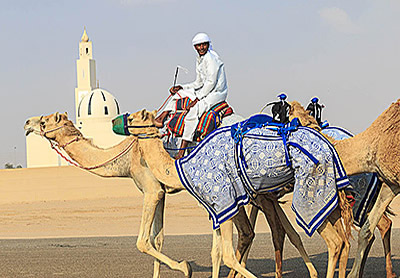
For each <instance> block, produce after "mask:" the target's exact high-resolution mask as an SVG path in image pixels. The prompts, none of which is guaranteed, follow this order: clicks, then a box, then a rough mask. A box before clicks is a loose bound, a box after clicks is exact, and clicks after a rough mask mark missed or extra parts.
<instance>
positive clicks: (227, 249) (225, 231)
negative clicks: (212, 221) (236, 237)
mask: <svg viewBox="0 0 400 278" xmlns="http://www.w3.org/2000/svg"><path fill="white" fill-rule="evenodd" d="M219 229H220V231H221V237H220V238H221V240H222V258H223V260H224V263H225V265H226V266H227V267H229V268H233V269H234V270H236V271H237V272H238V273H240V274H241V275H243V276H244V277H246V278H256V276H254V275H253V274H252V273H251V272H250V271H248V270H247V269H246V268H244V267H243V266H241V265H240V263H239V262H238V260H236V257H235V252H234V250H233V224H232V219H230V220H228V221H226V222H224V223H222V224H221V226H220V228H219Z"/></svg>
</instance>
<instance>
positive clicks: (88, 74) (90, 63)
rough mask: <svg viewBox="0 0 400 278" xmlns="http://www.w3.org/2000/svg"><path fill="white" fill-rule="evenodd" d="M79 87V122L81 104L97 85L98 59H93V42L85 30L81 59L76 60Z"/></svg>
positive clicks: (77, 98)
mask: <svg viewBox="0 0 400 278" xmlns="http://www.w3.org/2000/svg"><path fill="white" fill-rule="evenodd" d="M76 75H77V87H76V88H75V117H76V123H79V113H78V109H79V104H80V102H81V100H82V99H83V98H84V97H85V96H87V95H88V94H89V92H91V91H92V90H93V89H94V88H95V87H96V61H95V60H93V52H92V42H91V41H89V37H88V35H87V33H86V28H84V30H83V35H82V38H81V41H80V42H79V59H78V60H76Z"/></svg>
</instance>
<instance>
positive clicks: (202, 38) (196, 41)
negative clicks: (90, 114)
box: [192, 33, 211, 45]
mask: <svg viewBox="0 0 400 278" xmlns="http://www.w3.org/2000/svg"><path fill="white" fill-rule="evenodd" d="M203 42H211V40H210V38H209V37H208V35H207V34H206V33H198V34H197V35H196V36H194V37H193V40H192V43H193V45H196V44H199V43H203Z"/></svg>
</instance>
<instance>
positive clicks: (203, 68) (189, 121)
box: [165, 50, 228, 141]
mask: <svg viewBox="0 0 400 278" xmlns="http://www.w3.org/2000/svg"><path fill="white" fill-rule="evenodd" d="M182 87H183V90H180V91H179V92H178V93H179V94H175V95H174V96H173V97H172V98H171V100H170V102H169V103H168V104H167V106H166V108H165V110H167V111H175V103H176V100H177V99H179V98H181V97H182V98H184V97H189V98H190V99H191V100H195V99H196V98H198V99H199V102H197V104H196V105H195V106H194V107H192V108H191V109H190V111H189V112H188V113H187V115H186V117H185V129H184V131H183V135H182V139H184V140H186V141H192V140H193V135H194V132H195V130H196V127H197V124H198V120H199V118H200V117H201V115H203V113H204V112H206V111H208V110H210V108H211V107H213V106H214V105H216V104H218V103H220V102H222V101H224V100H226V97H227V95H228V86H227V82H226V76H225V69H224V63H223V62H222V61H221V59H220V58H219V56H218V54H217V53H216V52H215V51H213V50H209V51H208V52H207V53H206V54H204V55H203V56H199V57H197V62H196V80H195V81H193V82H192V83H189V84H184V85H182Z"/></svg>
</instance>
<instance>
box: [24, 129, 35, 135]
mask: <svg viewBox="0 0 400 278" xmlns="http://www.w3.org/2000/svg"><path fill="white" fill-rule="evenodd" d="M32 132H34V130H33V128H31V127H30V128H28V129H26V130H25V136H28V135H29V134H31V133H32Z"/></svg>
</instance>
